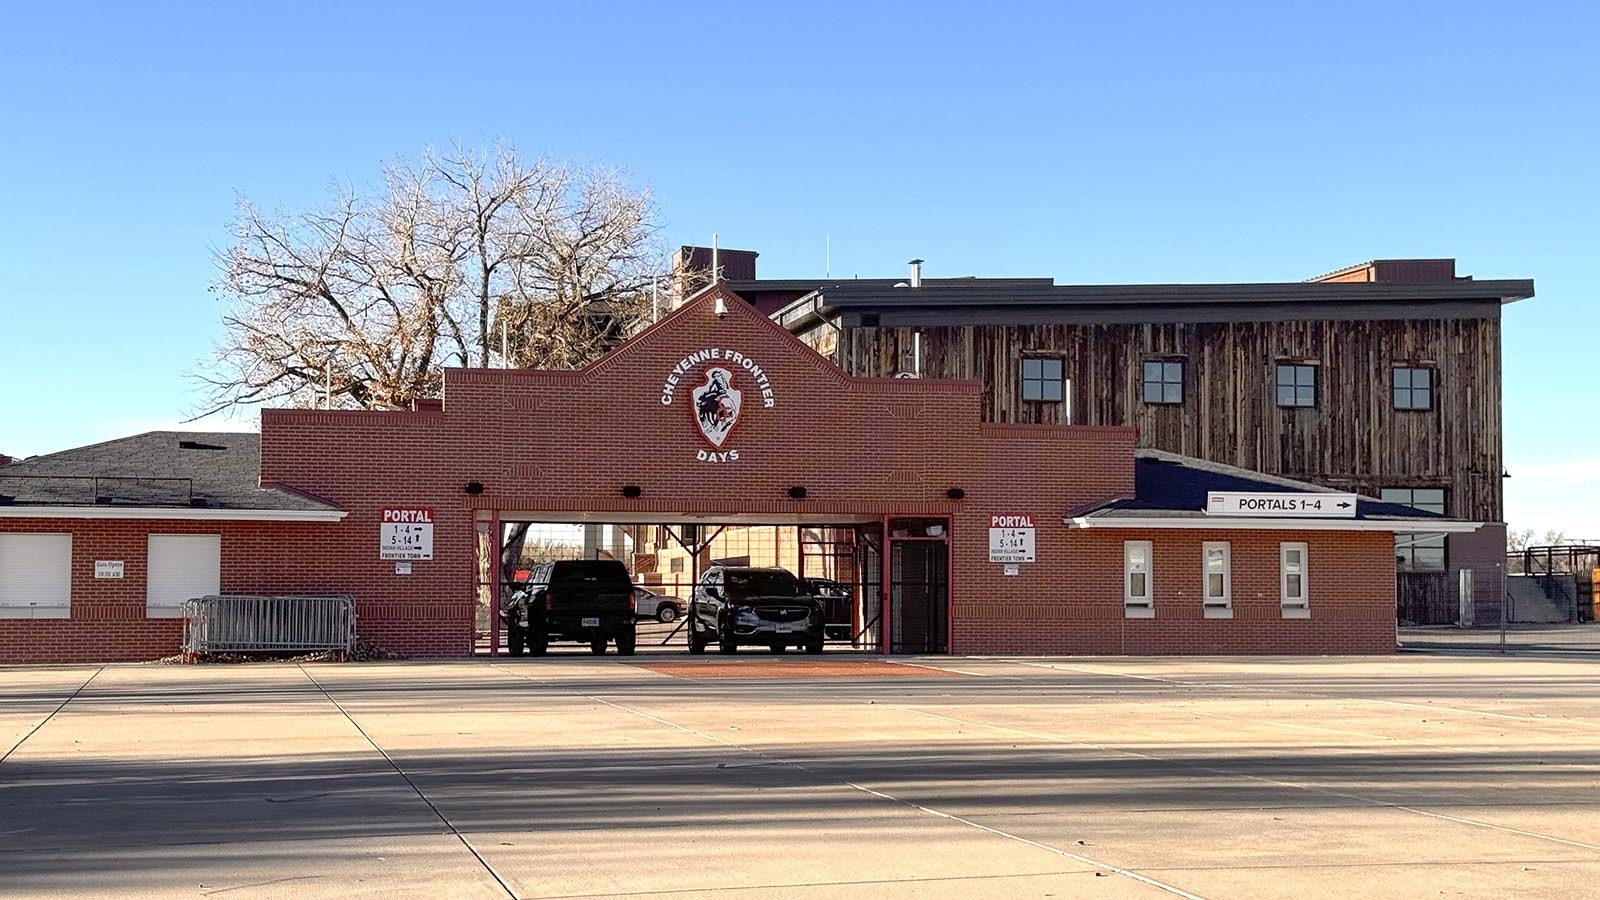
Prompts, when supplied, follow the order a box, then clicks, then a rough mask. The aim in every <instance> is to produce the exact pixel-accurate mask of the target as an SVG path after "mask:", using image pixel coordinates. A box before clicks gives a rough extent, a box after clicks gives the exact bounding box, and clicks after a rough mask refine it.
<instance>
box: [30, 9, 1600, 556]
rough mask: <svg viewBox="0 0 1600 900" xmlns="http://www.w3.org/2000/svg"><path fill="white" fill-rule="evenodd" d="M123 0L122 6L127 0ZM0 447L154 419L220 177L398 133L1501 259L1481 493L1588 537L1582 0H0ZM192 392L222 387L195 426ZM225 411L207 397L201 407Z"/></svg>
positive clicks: (1594, 28)
mask: <svg viewBox="0 0 1600 900" xmlns="http://www.w3.org/2000/svg"><path fill="white" fill-rule="evenodd" d="M150 6H152V7H154V6H157V5H154V4H152V5H150ZM5 21H6V27H5V28H4V29H3V30H0V384H3V385H4V387H3V388H0V451H3V452H7V453H12V454H22V455H27V454H32V453H39V452H46V451H51V450H57V449H62V448H65V447H70V446H74V445H77V444H81V443H85V442H88V441H92V440H100V439H105V438H110V437H115V436H119V435H122V434H126V433H130V432H133V431H138V430H143V429H148V428H153V427H162V426H164V425H167V424H169V423H171V422H174V421H175V420H178V419H180V418H182V417H183V415H184V414H185V413H186V412H187V411H189V410H191V409H192V408H193V407H194V406H195V404H196V403H197V402H198V395H197V394H196V393H195V390H194V386H193V384H192V382H191V381H190V380H189V379H188V378H187V377H186V373H187V372H189V371H191V370H192V369H193V368H194V367H195V365H196V364H197V363H198V362H199V361H201V360H202V359H203V358H204V357H205V356H206V354H207V351H208V347H209V345H210V342H211V341H212V340H213V338H214V337H215V336H216V334H217V332H218V316H219V306H218V302H217V300H216V298H215V297H214V296H213V295H211V294H210V293H208V291H207V287H208V285H209V284H210V283H211V281H212V280H213V279H214V277H215V273H216V269H215V266H214V263H213V259H212V253H213V250H214V248H216V247H218V246H220V245H221V244H222V243H223V242H224V241H225V239H226V233H225V230H224V229H225V225H226V223H227V221H228V219H229V217H230V215H231V214H232V212H233V209H234V205H235V202H236V200H237V198H238V196H239V195H240V194H241V193H243V194H248V195H249V196H250V197H251V198H253V199H254V200H256V201H257V202H258V203H260V204H262V205H263V206H266V207H269V208H273V207H280V208H287V209H300V208H303V207H306V206H308V205H310V204H312V203H314V202H316V201H317V200H318V199H320V198H321V197H322V196H323V194H324V192H325V190H326V187H327V185H328V183H329V182H330V180H334V179H336V180H339V181H342V182H349V183H353V184H355V185H357V186H362V185H365V184H369V183H370V182H371V181H372V180H373V179H374V177H375V176H376V174H377V172H378V170H379V168H380V166H381V164H383V163H384V162H386V161H389V160H393V159H396V158H401V157H415V156H416V155H417V154H418V153H419V152H420V151H421V150H422V148H423V147H425V146H428V145H430V144H432V145H446V144H449V143H452V142H462V143H466V144H469V145H481V144H484V143H487V142H489V141H491V140H493V139H496V138H503V139H505V140H508V141H510V142H512V143H514V144H515V145H516V146H517V147H518V148H519V149H520V150H522V151H523V152H524V153H526V154H529V155H537V154H539V153H548V154H550V155H552V156H555V157H560V158H569V159H574V160H579V161H590V162H604V163H611V164H616V165H620V166H623V167H625V168H626V169H628V170H629V171H630V172H631V173H632V175H633V178H634V180H635V181H636V182H637V183H638V184H641V185H649V186H650V187H651V188H652V189H653V190H654V192H655V194H656V196H657V198H658V200H659V202H660V206H661V209H662V212H663V215H664V219H665V226H666V227H665V230H664V232H663V235H662V237H663V241H664V242H665V243H667V244H674V245H675V244H678V243H703V242H705V241H706V240H708V239H709V237H710V235H711V233H712V232H713V231H716V232H718V233H719V234H720V236H721V241H722V243H723V245H724V246H732V247H744V248H753V249H758V250H760V251H761V254H762V255H761V263H760V266H761V273H762V274H763V275H765V276H769V277H784V276H805V275H814V274H817V273H818V272H819V271H820V269H821V267H822V264H823V246H824V244H823V242H824V235H831V237H832V260H833V272H834V274H835V275H845V276H848V275H852V274H860V275H863V276H867V275H898V274H900V273H901V272H902V271H903V267H904V262H905V260H907V259H909V258H911V257H913V256H920V257H923V258H926V259H927V260H928V264H927V267H926V272H927V274H928V275H930V276H938V275H953V274H984V275H1049V276H1054V277H1055V278H1056V279H1057V280H1059V281H1063V282H1120V281H1154V282H1163V281H1250V280H1296V279H1300V278H1304V277H1306V276H1309V275H1312V274H1315V273H1318V272H1323V271H1327V270H1329V269H1332V268H1336V267H1338V266H1341V265H1344V264H1347V263H1352V262H1357V261H1360V260H1364V259H1369V258H1373V257H1395V256H1454V257H1456V258H1457V259H1458V260H1459V265H1460V270H1461V271H1462V272H1464V273H1470V274H1474V275H1477V276H1479V277H1484V278H1509V277H1532V278H1535V279H1536V280H1537V288H1538V297H1537V298H1536V299H1534V300H1532V301H1528V302H1525V303H1520V304H1517V305H1515V306H1513V307H1512V308H1510V309H1509V310H1507V312H1506V316H1505V367H1506V377H1505V394H1506V397H1505V400H1506V402H1505V421H1506V455H1507V465H1508V467H1509V468H1510V470H1511V472H1512V475H1513V477H1512V479H1511V481H1510V482H1509V483H1508V486H1507V491H1508V518H1509V519H1510V520H1511V522H1512V524H1513V526H1518V525H1526V526H1529V527H1537V528H1540V529H1544V528H1559V529H1564V530H1566V531H1567V532H1568V533H1569V534H1573V535H1577V534H1583V535H1585V536H1588V537H1595V538H1600V512H1594V511H1591V509H1590V508H1589V507H1591V506H1594V505H1595V501H1596V499H1600V412H1597V410H1596V408H1595V402H1594V400H1593V397H1594V396H1595V394H1596V391H1595V388H1596V386H1597V385H1596V378H1595V374H1594V373H1595V366H1594V363H1593V362H1592V358H1593V357H1594V355H1595V353H1596V348H1597V347H1600V341H1597V337H1596V331H1595V329H1594V327H1593V324H1592V323H1593V319H1594V317H1593V313H1592V308H1593V304H1594V298H1593V287H1594V285H1596V284H1597V283H1600V279H1597V276H1600V272H1597V271H1596V269H1597V260H1600V253H1597V252H1596V251H1597V249H1600V248H1597V241H1596V238H1597V224H1596V222H1597V217H1596V210H1597V209H1600V202H1597V201H1600V176H1597V174H1596V170H1595V165H1596V160H1597V159H1600V154H1597V150H1600V146H1597V144H1600V117H1597V116H1596V111H1597V108H1600V74H1597V73H1600V66H1596V65H1595V64H1594V61H1593V54H1594V47H1595V46H1596V44H1597V41H1600V14H1597V12H1596V11H1595V5H1594V4H1580V3H1570V4H1567V3H1539V4H1494V5H1490V4H1477V3H1459V4H1450V5H1444V4H1432V3H1419V4H1400V3H1370V4H1369V3H1339V4H1325V5H1323V8H1321V9H1320V10H1319V9H1316V8H1312V6H1311V5H1310V4H1277V3H1272V4H1268V3H1262V4H1252V5H1242V4H1228V3H1206V4H1191V3H1181V4H1180V3H1174V4H1133V3H1121V4H1117V3H1097V4H1073V3H1050V4H1021V5H1009V4H991V5H987V6H981V5H980V6H973V5H972V4H959V5H957V4H952V5H949V6H948V7H945V6H941V5H936V4H928V3H916V4H900V5H890V4H860V3H848V4H831V3H816V4H807V5H804V6H802V7H795V6H790V7H780V6H779V5H772V6H771V8H770V9H769V8H768V5H766V4H753V3H728V4H721V3H700V4H692V5H690V6H682V5H669V4H638V5H637V6H633V5H626V4H515V3H506V4H494V5H491V4H459V5H452V6H446V5H440V4H429V5H408V4H401V3H383V4H376V3H374V4H356V3H326V2H324V3H319V4H297V3H273V4H255V5H251V6H248V7H246V6H241V5H236V4H204V5H202V4H194V5H187V6H186V5H183V4H177V3H173V4H162V5H159V9H156V10H154V11H151V10H148V9H137V8H132V7H131V6H130V5H118V6H112V5H109V4H108V5H106V6H103V7H101V6H95V5H89V4H71V3H55V4H22V3H10V4H7V5H6V7H5ZM224 424H227V423H224ZM248 424H250V423H249V422H248V421H246V422H243V423H239V422H235V423H232V425H233V427H241V425H248Z"/></svg>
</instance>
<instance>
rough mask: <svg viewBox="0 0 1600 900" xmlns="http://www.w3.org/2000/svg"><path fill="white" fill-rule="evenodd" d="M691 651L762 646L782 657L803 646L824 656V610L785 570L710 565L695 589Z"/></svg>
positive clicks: (690, 627)
mask: <svg viewBox="0 0 1600 900" xmlns="http://www.w3.org/2000/svg"><path fill="white" fill-rule="evenodd" d="M691 605H692V607H693V609H694V612H693V614H692V615H691V617H690V619H691V621H690V626H689V652H690V653H704V652H706V645H707V644H710V643H711V642H712V641H715V642H716V644H717V649H718V650H720V651H722V652H723V653H733V652H735V651H737V650H738V649H739V645H740V644H759V645H762V646H765V647H769V648H771V649H772V652H774V653H782V652H783V651H785V650H787V649H788V648H790V647H804V648H805V650H806V652H807V653H821V652H822V640H823V633H822V627H823V615H822V605H821V604H820V603H818V602H817V598H815V597H812V596H810V595H809V594H806V593H805V592H804V591H802V590H801V589H800V582H799V581H798V580H797V579H796V578H795V577H794V575H792V574H790V573H789V571H788V570H787V569H752V568H749V567H744V566H712V567H711V568H709V569H707V570H706V572H705V574H704V575H701V576H700V583H699V584H697V585H695V589H694V601H693V603H692V604H691Z"/></svg>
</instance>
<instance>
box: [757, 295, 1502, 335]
mask: <svg viewBox="0 0 1600 900" xmlns="http://www.w3.org/2000/svg"><path fill="white" fill-rule="evenodd" d="M802 299H804V298H802ZM798 305H799V301H796V303H794V304H790V305H789V306H787V307H784V309H782V310H779V311H778V313H775V314H774V316H773V317H774V318H776V319H778V321H780V322H782V323H783V324H784V326H785V327H787V328H788V329H789V330H790V331H797V330H804V329H805V328H809V327H811V326H812V325H814V324H816V322H817V321H820V319H821V318H822V317H824V316H826V315H827V313H828V312H829V311H832V312H833V313H834V315H835V316H837V317H838V318H839V321H840V324H842V325H845V326H849V327H860V325H861V317H862V316H863V315H869V314H870V315H876V316H878V324H879V325H880V326H883V327H887V328H894V327H910V326H917V325H923V326H930V327H937V326H954V325H1046V324H1048V325H1113V324H1143V323H1151V322H1312V321H1365V320H1369V319H1373V320H1396V319H1498V318H1499V317H1500V304H1499V302H1497V301H1493V300H1479V301H1435V302H1422V303H1411V304H1406V305H1400V304H1395V303H1343V304H1339V303H1298V304H1289V303H1275V304H1267V303H1258V304H1245V303H1232V304H1224V303H1215V304H1199V305H1190V304H1165V305H1159V306H1118V305H1111V304H1074V305H1058V306H1005V307H985V306H949V307H933V308H928V307H923V308H916V309H901V308H888V309H881V310H880V309H875V308H872V307H863V308H851V309H849V310H848V311H839V310H836V309H832V308H830V307H828V306H825V305H821V306H818V307H816V308H815V309H814V311H813V312H812V314H811V315H809V316H808V315H806V314H804V313H800V312H798V311H797V312H796V313H795V315H794V318H793V319H792V320H791V319H789V318H784V317H785V316H787V315H788V314H790V312H791V311H795V310H796V307H797V306H798Z"/></svg>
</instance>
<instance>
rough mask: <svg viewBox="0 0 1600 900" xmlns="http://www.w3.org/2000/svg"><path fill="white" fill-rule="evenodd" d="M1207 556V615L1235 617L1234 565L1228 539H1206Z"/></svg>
mask: <svg viewBox="0 0 1600 900" xmlns="http://www.w3.org/2000/svg"><path fill="white" fill-rule="evenodd" d="M1201 551H1202V553H1203V554H1204V557H1205V579H1206V588H1205V601H1206V617H1207V618H1214V619H1231V618H1233V589H1232V585H1231V583H1230V582H1231V581H1232V575H1233V572H1232V565H1231V564H1230V562H1229V559H1228V556H1229V548H1228V542H1227V541H1206V542H1205V543H1204V544H1202V545H1201Z"/></svg>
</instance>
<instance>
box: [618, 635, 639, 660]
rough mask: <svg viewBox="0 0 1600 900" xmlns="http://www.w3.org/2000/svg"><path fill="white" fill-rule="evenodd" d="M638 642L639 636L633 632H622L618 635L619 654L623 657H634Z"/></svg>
mask: <svg viewBox="0 0 1600 900" xmlns="http://www.w3.org/2000/svg"><path fill="white" fill-rule="evenodd" d="M637 641H638V635H636V634H634V633H633V631H631V630H629V631H624V632H622V633H621V634H619V635H617V653H618V654H619V655H621V656H632V655H633V647H634V644H635V643H636V642H637Z"/></svg>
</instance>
